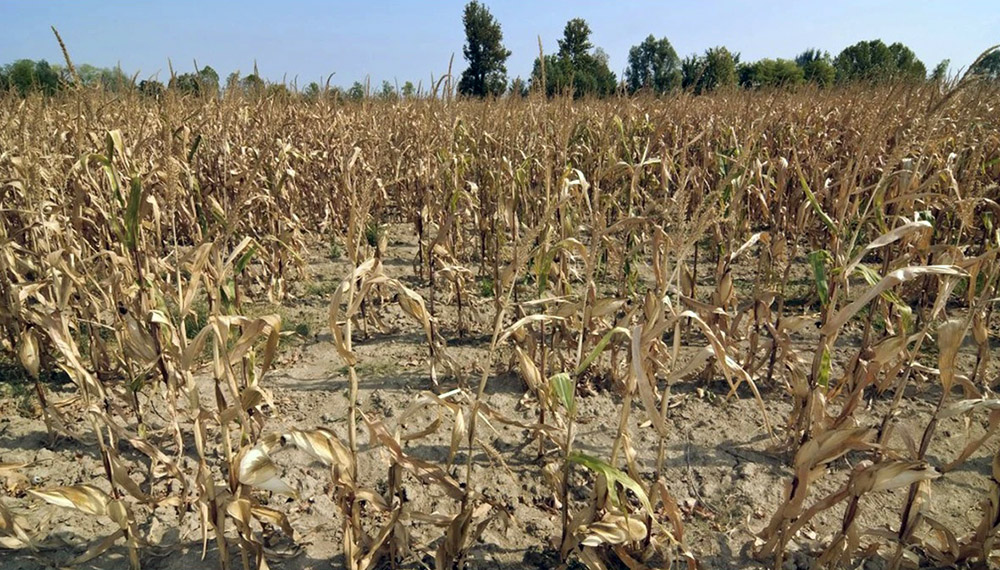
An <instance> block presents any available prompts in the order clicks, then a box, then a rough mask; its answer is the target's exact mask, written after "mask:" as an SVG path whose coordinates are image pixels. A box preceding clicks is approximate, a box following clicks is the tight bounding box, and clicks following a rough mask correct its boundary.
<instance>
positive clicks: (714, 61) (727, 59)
mask: <svg viewBox="0 0 1000 570" xmlns="http://www.w3.org/2000/svg"><path fill="white" fill-rule="evenodd" d="M739 60H740V56H739V54H736V55H733V54H732V53H730V51H729V50H728V49H726V48H724V47H714V48H710V49H708V50H706V51H705V55H703V56H701V57H698V56H696V55H691V56H689V57H686V58H684V61H682V62H681V84H682V86H683V87H684V88H685V89H690V90H691V91H694V93H695V94H696V95H700V94H702V93H709V92H711V91H715V90H716V89H721V88H724V87H732V86H734V85H736V80H737V73H736V66H737V64H739Z"/></svg>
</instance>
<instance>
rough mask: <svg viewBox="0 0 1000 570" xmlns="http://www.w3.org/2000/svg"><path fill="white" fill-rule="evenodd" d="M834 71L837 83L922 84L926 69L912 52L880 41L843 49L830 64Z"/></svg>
mask: <svg viewBox="0 0 1000 570" xmlns="http://www.w3.org/2000/svg"><path fill="white" fill-rule="evenodd" d="M833 67H834V68H835V69H836V81H837V83H850V82H856V81H865V82H871V83H884V82H888V81H894V80H903V81H922V80H924V79H925V78H926V77H927V68H926V67H925V66H924V64H923V62H922V61H920V60H919V59H917V56H916V55H915V54H914V53H913V50H911V49H910V48H908V47H906V46H905V45H903V44H901V43H898V42H897V43H894V44H892V45H888V46H887V45H885V42H883V41H882V40H871V41H863V42H858V43H856V44H854V45H852V46H850V47H847V48H844V51H842V52H840V54H839V55H837V57H836V58H835V59H834V60H833Z"/></svg>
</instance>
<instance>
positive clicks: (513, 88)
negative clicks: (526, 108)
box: [508, 75, 529, 97]
mask: <svg viewBox="0 0 1000 570" xmlns="http://www.w3.org/2000/svg"><path fill="white" fill-rule="evenodd" d="M528 92H529V91H528V82H527V81H525V80H523V79H521V76H520V75H518V76H517V77H515V78H514V80H513V81H511V82H510V90H509V91H508V93H510V95H511V96H513V97H527V96H528Z"/></svg>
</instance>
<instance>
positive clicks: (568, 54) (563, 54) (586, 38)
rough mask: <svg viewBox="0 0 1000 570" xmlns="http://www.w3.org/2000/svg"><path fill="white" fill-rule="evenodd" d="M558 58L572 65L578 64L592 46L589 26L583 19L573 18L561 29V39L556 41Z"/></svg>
mask: <svg viewBox="0 0 1000 570" xmlns="http://www.w3.org/2000/svg"><path fill="white" fill-rule="evenodd" d="M558 44H559V57H560V58H562V59H564V60H568V61H569V62H570V63H572V64H578V63H580V62H581V61H582V60H583V59H584V58H585V57H586V56H587V55H588V54H589V53H590V50H591V48H593V47H594V44H592V43H591V42H590V26H589V25H588V24H587V21H586V20H584V19H583V18H573V19H572V20H570V21H569V22H566V27H565V28H563V39H561V40H559V41H558Z"/></svg>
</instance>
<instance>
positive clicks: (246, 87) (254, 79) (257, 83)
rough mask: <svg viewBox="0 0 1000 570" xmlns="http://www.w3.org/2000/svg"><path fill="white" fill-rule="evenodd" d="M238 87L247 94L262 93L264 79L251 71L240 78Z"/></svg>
mask: <svg viewBox="0 0 1000 570" xmlns="http://www.w3.org/2000/svg"><path fill="white" fill-rule="evenodd" d="M240 87H241V88H242V89H243V92H244V93H246V94H247V95H261V94H263V93H264V90H265V85H264V80H263V79H261V78H260V76H259V75H257V74H256V73H251V74H250V75H247V76H246V77H244V78H243V79H241V80H240Z"/></svg>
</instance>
